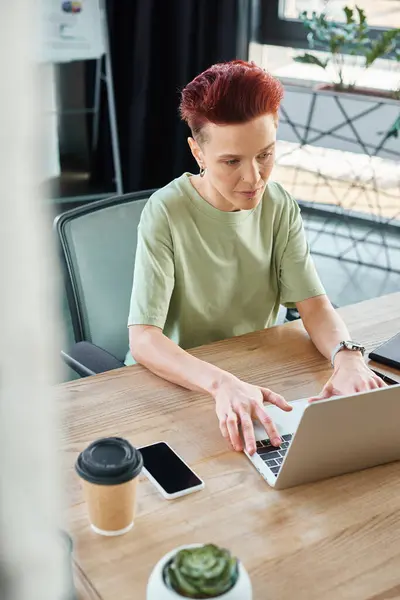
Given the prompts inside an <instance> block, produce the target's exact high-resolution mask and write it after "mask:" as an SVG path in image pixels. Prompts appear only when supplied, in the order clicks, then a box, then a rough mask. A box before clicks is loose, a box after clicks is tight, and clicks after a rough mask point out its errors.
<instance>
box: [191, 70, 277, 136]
mask: <svg viewBox="0 0 400 600" xmlns="http://www.w3.org/2000/svg"><path fill="white" fill-rule="evenodd" d="M282 98H283V86H282V84H281V83H280V81H278V80H277V79H275V77H273V76H272V75H270V74H269V73H267V72H266V71H264V69H261V68H260V67H258V66H257V65H256V64H254V63H253V62H245V61H243V60H233V61H231V62H227V63H218V64H216V65H213V66H212V67H210V68H209V69H207V70H206V71H203V73H200V75H198V76H197V77H195V78H194V79H193V81H191V82H190V83H189V84H188V85H187V86H186V87H185V88H184V89H183V91H182V96H181V103H180V114H181V117H182V119H183V120H184V121H186V123H187V124H188V125H189V127H190V129H191V131H192V134H193V136H194V137H199V136H200V132H201V130H202V128H203V127H204V126H205V125H206V124H207V123H214V124H216V125H228V124H234V123H246V122H247V121H251V120H252V119H255V118H256V117H260V116H262V115H265V114H273V115H274V116H276V117H277V114H278V109H279V104H280V102H281V100H282Z"/></svg>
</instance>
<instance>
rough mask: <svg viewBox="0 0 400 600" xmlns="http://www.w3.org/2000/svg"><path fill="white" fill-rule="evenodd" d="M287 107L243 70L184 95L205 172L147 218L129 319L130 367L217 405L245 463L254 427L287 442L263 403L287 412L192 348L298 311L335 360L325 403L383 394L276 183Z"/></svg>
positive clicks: (234, 68)
mask: <svg viewBox="0 0 400 600" xmlns="http://www.w3.org/2000/svg"><path fill="white" fill-rule="evenodd" d="M282 97H283V88H282V85H281V83H280V82H279V81H278V80H277V79H275V78H274V77H272V76H271V75H270V74H268V73H267V72H265V71H264V70H263V69H261V68H260V67H258V66H256V65H255V64H254V63H249V62H244V61H240V60H235V61H232V62H228V63H222V64H216V65H213V66H212V67H210V68H209V69H207V70H206V71H204V72H203V73H201V74H200V75H198V76H197V77H196V78H195V79H194V80H193V81H192V82H190V83H189V84H188V85H187V86H186V87H185V88H184V89H183V91H182V94H181V104H180V114H181V117H182V119H184V120H185V121H186V123H187V124H188V125H189V128H190V130H191V134H192V135H191V136H190V137H189V139H188V143H189V146H190V150H191V152H192V154H193V156H194V158H195V159H196V161H197V163H198V165H199V171H200V172H199V174H197V175H194V174H191V173H184V174H183V175H181V176H180V177H178V178H177V179H175V180H174V181H172V182H171V183H169V184H168V185H166V186H165V187H164V188H162V189H160V190H158V191H157V192H156V193H155V194H154V195H153V196H152V197H151V198H150V199H149V201H148V202H147V204H146V206H145V208H144V210H143V213H142V217H141V221H140V224H139V228H138V245H137V251H136V260H135V269H134V278H133V289H132V296H131V305H130V313H129V320H128V326H129V342H130V353H128V356H127V360H126V364H132V363H133V362H134V361H136V362H138V363H141V364H142V365H144V366H145V367H147V368H148V369H149V370H150V371H152V372H153V373H155V374H157V375H158V376H160V377H162V378H164V379H166V380H168V381H171V382H173V383H176V384H178V385H180V386H183V387H185V388H188V389H190V390H196V391H201V392H205V393H208V394H209V395H211V396H212V397H213V398H214V400H215V408H216V413H217V416H218V419H219V425H220V430H221V433H222V435H223V436H224V437H225V438H226V439H228V440H230V442H231V444H232V446H233V448H234V449H235V450H238V451H241V450H243V441H244V444H245V447H246V450H247V451H248V453H249V454H253V453H254V452H255V451H256V443H255V437H254V429H253V420H254V419H258V420H259V421H260V422H261V423H262V425H263V426H264V428H265V430H266V432H267V434H268V436H269V438H270V440H271V442H272V443H273V444H274V445H276V446H278V445H280V443H281V440H280V437H279V434H278V431H277V429H276V427H275V425H274V424H273V422H272V420H271V418H270V417H269V416H268V414H267V412H266V411H265V409H264V402H270V403H272V404H275V405H277V406H279V407H280V408H281V409H283V410H291V406H290V405H289V404H288V403H287V402H286V401H285V399H284V398H283V397H282V396H280V395H279V394H277V393H275V392H274V391H272V390H270V389H269V388H268V387H261V386H258V385H252V384H250V383H247V382H245V381H242V380H240V379H239V378H237V377H235V376H234V375H233V374H231V373H228V372H226V371H224V370H222V369H220V368H218V367H216V366H214V365H211V364H208V363H207V362H204V361H202V360H200V359H198V358H195V357H193V356H191V355H190V354H189V353H188V352H186V351H185V349H187V348H193V347H195V346H200V345H203V344H207V343H210V342H213V341H216V340H221V339H225V338H229V337H233V336H237V335H241V334H245V333H248V332H250V331H255V330H259V329H263V328H266V327H270V326H272V325H273V324H274V323H275V322H276V319H277V315H278V310H279V307H280V305H281V304H282V305H284V306H286V307H296V308H297V310H298V312H299V314H300V317H301V318H302V320H303V324H304V327H305V328H306V330H307V332H308V333H309V335H310V337H311V339H312V341H313V342H314V344H315V346H316V347H317V349H318V350H319V351H320V352H321V353H322V354H323V355H324V356H325V357H327V358H330V359H331V361H332V365H333V374H332V376H331V378H330V379H329V381H328V382H327V384H326V385H325V386H324V388H323V390H322V392H321V394H320V396H319V398H328V397H330V396H332V395H337V394H343V395H344V394H351V393H354V392H358V391H362V390H366V389H369V388H375V387H378V386H382V385H384V384H383V382H381V380H380V379H379V378H378V377H377V376H376V375H374V373H372V371H370V370H369V369H368V367H367V366H366V364H365V362H364V360H363V352H364V349H363V348H362V346H360V345H357V344H356V343H354V342H351V343H347V342H349V340H350V336H349V333H348V330H347V328H346V326H345V324H344V323H343V321H342V320H341V318H340V317H339V315H338V314H337V313H336V312H335V310H334V309H333V307H332V305H331V303H330V301H329V300H328V298H327V296H326V294H325V291H324V288H323V286H322V284H321V282H320V279H319V277H318V275H317V272H316V270H315V268H314V264H313V261H312V259H311V257H310V253H309V248H308V244H307V239H306V236H305V233H304V229H303V224H302V219H301V216H300V209H299V206H298V204H297V203H296V201H295V200H294V199H293V198H292V197H291V196H290V195H289V194H288V193H287V192H286V191H285V190H284V189H283V188H282V186H281V185H280V184H279V183H276V182H273V181H270V175H271V171H272V168H273V165H274V151H275V144H276V134H277V124H278V110H279V105H280V102H281V100H282ZM164 150H165V151H167V149H164V148H162V147H161V154H162V151H164ZM266 367H267V365H266ZM239 425H240V426H241V429H242V433H243V438H244V440H243V441H242V437H241V435H240V429H239Z"/></svg>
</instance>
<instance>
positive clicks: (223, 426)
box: [219, 415, 229, 440]
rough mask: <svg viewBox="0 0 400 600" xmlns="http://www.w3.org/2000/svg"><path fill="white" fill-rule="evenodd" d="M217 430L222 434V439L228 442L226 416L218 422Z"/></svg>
mask: <svg viewBox="0 0 400 600" xmlns="http://www.w3.org/2000/svg"><path fill="white" fill-rule="evenodd" d="M219 429H220V431H221V433H222V437H223V438H225V439H226V440H229V431H228V427H227V425H226V415H225V417H223V418H222V419H220V421H219Z"/></svg>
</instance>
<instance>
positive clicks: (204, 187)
mask: <svg viewBox="0 0 400 600" xmlns="http://www.w3.org/2000/svg"><path fill="white" fill-rule="evenodd" d="M190 181H191V184H192V185H193V187H194V189H195V190H196V191H197V192H198V193H199V194H200V196H201V197H202V198H203V200H205V201H206V202H208V204H211V206H214V208H217V209H218V210H222V211H223V212H234V211H236V210H237V209H236V208H235V207H234V206H233V204H231V203H230V202H229V201H228V200H226V198H224V197H223V196H222V195H221V194H220V193H219V192H218V191H217V190H216V189H215V188H214V187H213V186H212V185H211V183H210V182H209V180H208V178H207V173H206V174H205V175H204V177H200V175H193V176H192V177H191V178H190Z"/></svg>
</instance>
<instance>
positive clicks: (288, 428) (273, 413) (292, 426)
mask: <svg viewBox="0 0 400 600" xmlns="http://www.w3.org/2000/svg"><path fill="white" fill-rule="evenodd" d="M289 404H291V406H293V409H292V410H291V411H290V412H285V411H283V410H282V409H280V408H278V407H277V406H274V405H272V404H266V405H265V411H266V412H267V413H268V414H269V416H270V417H271V419H272V420H273V421H274V423H275V425H276V428H277V429H278V431H279V433H280V434H281V435H285V434H286V433H294V432H295V431H296V429H297V427H298V426H299V423H300V419H301V417H302V414H303V412H304V409H305V408H306V406H307V404H308V399H307V398H302V399H300V400H293V401H292V402H289ZM254 431H255V434H256V440H263V439H265V438H266V437H267V434H266V432H265V429H264V428H263V427H262V426H261V425H260V424H259V422H258V421H256V422H255V423H254Z"/></svg>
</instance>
